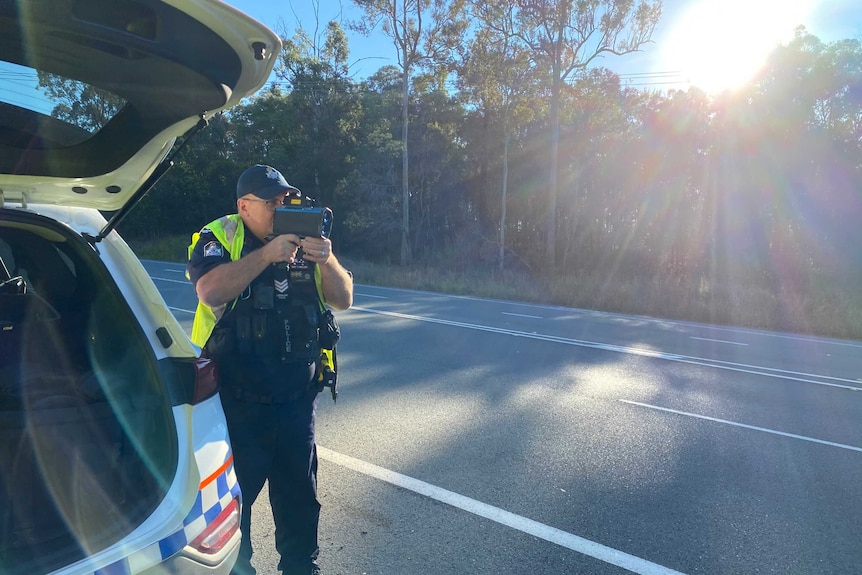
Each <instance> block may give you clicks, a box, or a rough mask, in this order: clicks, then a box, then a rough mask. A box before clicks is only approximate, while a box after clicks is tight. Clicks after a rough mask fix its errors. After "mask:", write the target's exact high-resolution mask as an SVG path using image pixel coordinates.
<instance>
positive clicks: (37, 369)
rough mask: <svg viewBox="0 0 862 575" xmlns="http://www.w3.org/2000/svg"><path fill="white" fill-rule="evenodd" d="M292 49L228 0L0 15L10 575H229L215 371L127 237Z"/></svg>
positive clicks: (108, 4) (87, 0) (1, 294)
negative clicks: (191, 156)
mask: <svg viewBox="0 0 862 575" xmlns="http://www.w3.org/2000/svg"><path fill="white" fill-rule="evenodd" d="M280 48H281V43H280V40H279V39H278V37H277V35H275V34H274V33H273V32H272V31H270V30H269V29H267V28H266V27H264V26H263V25H261V24H259V23H258V22H256V21H254V20H252V19H251V18H249V17H247V16H246V15H244V14H242V13H240V12H238V11H237V10H235V9H234V8H232V7H230V6H228V5H226V4H223V3H221V2H218V1H216V0H26V1H21V0H0V573H3V574H4V575H23V574H26V575H33V574H39V573H58V574H69V575H71V574H76V575H77V574H91V573H95V574H105V575H108V574H127V573H128V574H131V573H144V572H147V573H184V574H194V573H227V572H229V571H230V568H231V566H232V564H233V562H234V560H235V557H236V554H237V552H238V548H239V540H240V537H241V534H240V532H239V530H238V526H239V516H240V513H239V505H240V504H241V500H240V490H239V486H238V485H237V482H236V477H235V475H234V472H233V456H232V452H231V448H230V443H229V438H228V434H227V426H226V423H225V419H224V413H223V412H222V409H221V404H220V401H219V397H218V393H217V390H218V381H217V374H216V372H215V370H214V369H213V366H212V365H211V364H210V363H209V361H208V360H206V359H201V358H200V357H199V355H200V350H199V349H198V348H196V347H195V346H194V345H192V344H191V342H190V341H189V339H188V337H187V336H186V334H185V332H184V331H183V329H182V328H181V327H180V325H179V324H178V323H177V321H176V320H175V319H174V318H173V316H172V315H171V313H170V312H169V311H168V309H167V308H166V306H165V303H164V301H163V300H162V298H161V296H160V295H159V293H158V292H157V291H156V289H155V287H154V285H153V283H152V282H151V280H150V279H149V277H148V276H147V273H146V272H145V270H144V268H143V267H142V265H141V264H140V262H139V261H138V260H137V258H136V257H135V255H134V254H133V253H132V251H131V250H130V249H129V247H128V246H127V245H126V243H125V242H124V241H123V240H122V238H121V237H120V236H119V235H118V234H117V232H116V231H114V228H115V226H116V224H117V223H118V222H119V221H120V220H121V219H122V218H123V217H125V215H126V213H128V210H129V209H130V208H131V207H132V206H133V205H134V204H135V203H136V202H137V201H138V200H139V199H140V197H141V196H142V194H143V193H144V192H145V191H146V190H147V189H148V188H150V187H151V186H152V185H153V184H154V182H155V181H156V180H158V178H159V177H160V176H161V175H162V174H163V173H164V172H165V171H166V169H167V167H168V166H169V165H170V163H171V158H172V156H173V154H174V153H175V152H176V149H177V146H174V144H175V142H176V141H178V139H185V137H187V136H191V135H192V134H193V133H194V132H196V131H197V130H200V129H203V128H204V127H205V125H206V121H207V119H208V118H210V117H211V116H212V115H213V114H215V113H217V112H218V111H220V110H224V109H226V108H228V107H230V106H233V105H235V104H237V103H238V102H239V101H240V100H241V99H242V98H244V97H246V96H248V95H250V94H253V93H254V92H256V91H257V90H258V89H259V88H261V87H262V86H263V84H264V83H265V82H266V80H267V78H268V77H269V75H270V72H271V70H272V68H273V65H274V64H275V58H276V57H277V54H278V52H279V50H280ZM40 82H41V84H42V88H39V83H40ZM103 214H107V217H105V216H104V215H103Z"/></svg>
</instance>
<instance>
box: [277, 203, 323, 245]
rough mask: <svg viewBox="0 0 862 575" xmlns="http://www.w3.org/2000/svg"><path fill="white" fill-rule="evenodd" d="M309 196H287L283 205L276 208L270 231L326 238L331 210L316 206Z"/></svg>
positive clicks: (279, 233) (278, 233) (302, 236)
mask: <svg viewBox="0 0 862 575" xmlns="http://www.w3.org/2000/svg"><path fill="white" fill-rule="evenodd" d="M312 201H313V200H311V199H310V198H305V200H303V199H302V198H300V197H294V196H288V197H287V198H285V200H284V206H283V207H281V208H276V210H275V219H274V220H273V222H272V233H273V234H274V235H277V236H280V235H283V234H296V235H298V236H299V237H301V238H305V237H312V238H328V237H329V234H330V233H331V232H332V210H330V209H329V208H318V207H316V206H314V205H313V204H312Z"/></svg>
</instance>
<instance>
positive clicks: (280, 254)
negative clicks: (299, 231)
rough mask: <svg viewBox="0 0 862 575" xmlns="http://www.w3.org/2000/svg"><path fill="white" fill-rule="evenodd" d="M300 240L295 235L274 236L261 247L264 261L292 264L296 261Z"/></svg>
mask: <svg viewBox="0 0 862 575" xmlns="http://www.w3.org/2000/svg"><path fill="white" fill-rule="evenodd" d="M299 244H300V239H299V236H297V235H295V234H284V235H281V236H275V237H274V238H272V239H270V240H269V241H268V242H267V243H266V245H264V246H263V248H262V249H263V251H264V254H266V259H267V261H268V262H270V263H278V262H287V263H289V264H292V263H293V260H295V259H296V251H297V250H298V249H299Z"/></svg>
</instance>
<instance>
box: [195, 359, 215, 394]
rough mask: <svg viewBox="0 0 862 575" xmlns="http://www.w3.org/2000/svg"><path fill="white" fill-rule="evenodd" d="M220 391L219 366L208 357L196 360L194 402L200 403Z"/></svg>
mask: <svg viewBox="0 0 862 575" xmlns="http://www.w3.org/2000/svg"><path fill="white" fill-rule="evenodd" d="M217 391H218V366H217V365H216V362H215V361H213V360H212V359H210V358H207V357H199V358H198V359H197V360H195V394H194V404H198V403H200V402H201V401H203V400H205V399H206V398H208V397H212V396H213V395H215V393H216V392H217Z"/></svg>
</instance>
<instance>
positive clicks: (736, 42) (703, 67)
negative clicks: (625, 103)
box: [662, 0, 816, 94]
mask: <svg viewBox="0 0 862 575" xmlns="http://www.w3.org/2000/svg"><path fill="white" fill-rule="evenodd" d="M815 1H816V0H794V1H792V2H789V1H787V0H698V1H694V2H692V3H691V4H690V6H689V7H688V8H687V9H686V11H685V12H683V13H682V15H681V16H680V17H679V18H678V19H677V21H676V23H675V24H674V28H673V30H672V32H671V34H670V39H669V41H668V43H667V44H666V45H665V47H664V49H663V51H662V59H663V66H664V67H665V69H667V70H679V71H681V72H682V74H683V75H684V76H686V78H687V79H688V82H689V83H690V84H691V85H693V86H698V87H699V88H701V89H702V90H704V91H706V92H709V93H713V94H714V93H719V92H723V91H725V90H734V89H736V88H739V87H740V86H742V85H743V84H745V83H746V82H747V81H748V80H749V79H751V77H752V76H754V74H755V73H756V72H757V71H758V70H759V69H760V67H761V66H762V65H763V63H764V62H765V60H766V57H767V56H768V55H769V53H770V52H771V51H772V50H773V48H775V46H776V45H778V44H779V43H782V42H786V41H787V40H789V39H790V38H792V37H793V31H794V29H795V28H796V27H797V26H799V25H804V24H805V18H806V17H807V16H808V14H809V12H810V10H811V8H812V5H813V4H814V3H815Z"/></svg>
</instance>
